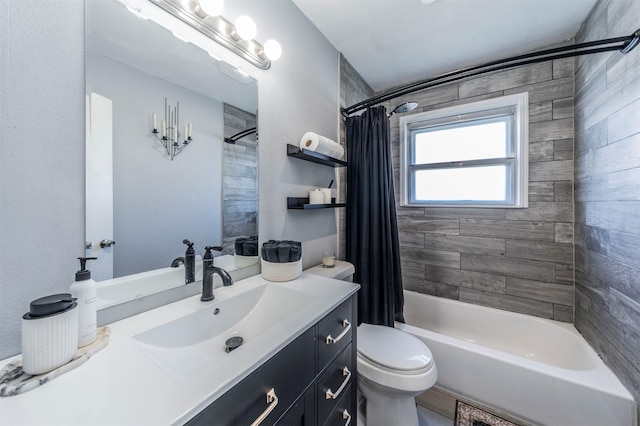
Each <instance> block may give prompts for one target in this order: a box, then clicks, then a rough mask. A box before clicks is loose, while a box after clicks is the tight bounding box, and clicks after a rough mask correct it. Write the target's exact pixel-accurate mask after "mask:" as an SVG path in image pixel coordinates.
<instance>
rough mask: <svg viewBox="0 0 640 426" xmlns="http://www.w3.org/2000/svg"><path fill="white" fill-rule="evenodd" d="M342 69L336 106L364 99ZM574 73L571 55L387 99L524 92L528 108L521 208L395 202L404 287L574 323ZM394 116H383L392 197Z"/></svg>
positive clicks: (427, 104) (445, 102)
mask: <svg viewBox="0 0 640 426" xmlns="http://www.w3.org/2000/svg"><path fill="white" fill-rule="evenodd" d="M341 63H342V64H343V65H342V66H341V89H342V90H343V91H347V92H348V93H351V92H352V91H354V90H355V91H356V92H355V96H352V97H351V98H350V99H348V100H347V101H346V102H345V103H344V105H347V106H348V105H352V104H353V103H356V102H358V101H360V100H362V99H365V98H367V97H370V96H372V95H371V92H368V91H367V90H366V89H363V88H366V87H368V86H366V83H364V81H362V79H361V78H360V76H359V75H357V73H355V71H354V70H352V69H351V67H350V65H349V64H348V63H347V62H346V61H345V60H344V58H343V60H342V61H341ZM573 73H574V66H573V60H572V59H567V60H557V61H550V62H545V63H541V64H535V65H530V66H527V67H522V68H518V69H514V70H509V71H504V72H499V73H494V74H490V75H486V76H481V77H478V78H474V79H468V80H465V81H463V82H460V83H457V84H451V85H447V86H443V87H439V88H435V89H431V90H426V91H422V92H419V93H415V94H412V95H407V96H406V97H403V98H398V99H395V100H394V101H393V106H395V105H398V104H400V103H402V102H405V101H409V100H415V101H417V102H418V103H419V104H420V106H419V107H418V109H416V110H414V111H413V112H412V113H417V112H422V111H428V110H433V109H438V108H445V107H448V106H452V105H459V104H465V103H469V102H473V101H478V100H482V99H488V98H492V97H497V96H502V95H508V94H513V93H520V92H523V91H527V92H529V103H530V104H529V122H530V129H529V136H530V146H529V181H530V182H529V208H527V209H499V208H491V209H472V208H435V207H429V208H414V207H412V208H408V207H400V206H399V204H398V221H399V231H400V241H401V259H402V272H403V285H404V287H405V288H406V289H410V290H415V291H419V292H423V293H427V294H432V295H436V296H441V297H447V298H451V299H457V300H462V301H465V302H470V303H476V304H481V305H486V306H491V307H495V308H499V309H506V310H510V311H516V312H521V313H525V314H530V315H535V316H539V317H544V318H551V319H555V320H559V321H565V322H571V321H572V320H573V299H574V293H573V278H574V277H573V272H574V270H573V269H574V268H573ZM356 88H357V89H356ZM342 99H343V101H344V100H345V96H342ZM391 107H392V106H391V105H390V104H387V109H391ZM398 117H399V115H396V116H393V117H392V119H391V138H392V149H393V154H394V169H395V172H396V174H395V179H396V196H398V195H399V186H398V182H399V145H398V141H399V126H398ZM347 198H348V197H347ZM340 235H341V236H343V235H344V232H343V231H341V233H340Z"/></svg>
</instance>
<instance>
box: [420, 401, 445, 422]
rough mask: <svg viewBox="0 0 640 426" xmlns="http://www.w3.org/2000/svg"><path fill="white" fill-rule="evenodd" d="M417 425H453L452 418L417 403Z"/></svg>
mask: <svg viewBox="0 0 640 426" xmlns="http://www.w3.org/2000/svg"><path fill="white" fill-rule="evenodd" d="M418 425H419V426H453V420H451V419H450V418H447V417H445V416H443V415H441V414H438V413H436V412H435V411H431V410H429V409H427V408H424V407H423V406H421V405H418Z"/></svg>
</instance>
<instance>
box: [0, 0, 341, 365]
mask: <svg viewBox="0 0 640 426" xmlns="http://www.w3.org/2000/svg"><path fill="white" fill-rule="evenodd" d="M232 6H233V7H237V8H243V10H245V13H247V14H249V15H251V16H252V17H253V18H254V19H255V21H256V24H257V26H258V28H259V31H260V33H259V37H262V36H261V35H260V34H268V36H269V38H270V37H273V38H275V39H277V40H279V41H280V43H281V44H282V47H283V55H282V58H280V59H279V60H278V61H277V62H275V63H274V64H273V65H272V67H271V69H270V70H268V71H264V72H262V71H260V70H257V69H254V68H252V67H251V74H253V75H255V76H256V77H257V78H258V80H259V84H258V90H259V106H258V108H259V110H260V117H259V121H260V140H261V144H260V147H259V150H260V179H261V182H260V238H261V239H262V240H265V239H270V238H296V239H299V240H301V241H303V247H304V249H303V250H304V253H303V263H304V264H305V265H306V266H309V265H311V264H317V263H320V260H321V253H322V250H324V249H326V248H330V247H335V244H336V226H335V219H334V215H333V213H332V212H331V211H329V212H324V211H323V212H317V213H318V214H315V213H312V214H311V215H309V214H305V213H308V212H293V213H289V212H288V211H287V210H286V197H287V195H289V196H302V194H303V193H304V192H305V191H308V190H309V188H312V187H313V186H315V185H319V184H320V183H322V182H328V181H329V180H330V179H331V177H332V176H333V172H332V171H331V173H328V172H327V170H325V169H328V168H326V167H324V168H323V167H322V166H319V165H318V166H317V167H315V166H316V165H309V164H302V163H303V162H298V163H300V164H298V163H295V164H294V163H293V161H292V160H290V159H288V158H287V156H286V144H287V143H296V142H298V141H299V140H300V137H301V136H302V134H304V132H306V131H307V130H312V131H316V132H318V133H320V134H325V135H327V136H329V137H332V138H337V137H338V130H337V129H338V123H337V118H336V109H337V105H338V92H339V90H338V54H337V52H336V50H335V48H334V47H333V46H331V44H330V43H329V42H328V41H327V40H326V39H325V38H324V37H323V36H322V35H321V34H320V32H319V31H318V30H317V29H316V28H314V27H313V25H311V23H310V22H309V21H308V20H307V19H306V18H305V17H304V15H302V12H300V11H299V10H298V8H296V7H295V5H294V4H293V3H291V2H264V1H261V0H252V1H244V0H238V1H236V2H233V5H232ZM232 6H231V5H230V6H229V9H230V10H231V9H232V8H233V7H232ZM225 15H227V12H225ZM229 17H230V18H231V19H233V16H231V15H229ZM0 35H1V37H0V52H1V53H0V54H1V55H2V56H1V59H2V60H1V61H0V64H1V65H0V66H1V67H2V74H1V75H0V92H1V93H2V96H0V102H1V105H0V120H1V121H0V135H1V136H2V154H1V160H0V166H1V167H0V185H1V186H0V188H1V193H0V195H1V197H2V198H1V200H0V201H1V210H0V218H1V224H0V226H1V228H0V231H1V238H0V244H1V251H0V283H1V284H0V285H1V291H2V294H1V295H0V296H1V297H0V307H1V312H0V342H1V343H0V345H1V346H0V358H4V357H7V356H10V355H14V354H16V353H19V352H20V317H21V316H22V314H24V313H25V312H26V311H27V310H28V306H29V301H31V300H33V299H35V298H37V297H40V296H44V295H46V294H51V293H54V292H62V291H66V290H68V287H69V285H70V284H71V281H72V280H73V277H74V273H75V271H76V270H77V269H78V268H77V265H76V263H77V260H76V259H75V258H76V257H77V256H78V255H81V254H83V253H84V129H85V120H84V111H85V97H84V93H85V87H84V86H85V85H84V60H85V54H84V1H82V0H67V1H55V2H52V1H48V0H8V1H7V0H3V1H0ZM261 40H262V38H261ZM221 56H224V57H226V56H225V55H221ZM231 56H232V55H231ZM231 56H230V57H231ZM232 59H233V60H234V61H236V62H238V61H240V59H239V58H237V57H235V56H233V58H232ZM301 64H313V66H309V67H308V69H305V68H304V65H301ZM243 66H244V67H245V69H249V67H250V66H249V65H248V64H246V63H243ZM301 71H304V72H301ZM194 125H195V124H194ZM194 130H195V128H194ZM312 166H313V167H312ZM327 177H328V179H327ZM325 185H326V183H325ZM311 225H313V226H311Z"/></svg>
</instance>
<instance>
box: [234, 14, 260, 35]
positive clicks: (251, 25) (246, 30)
mask: <svg viewBox="0 0 640 426" xmlns="http://www.w3.org/2000/svg"><path fill="white" fill-rule="evenodd" d="M256 32H257V29H256V23H255V22H253V19H251V18H249V17H248V16H246V15H242V16H240V17H238V19H236V34H238V36H239V37H240V38H241V39H243V40H253V38H254V37H255V36H256Z"/></svg>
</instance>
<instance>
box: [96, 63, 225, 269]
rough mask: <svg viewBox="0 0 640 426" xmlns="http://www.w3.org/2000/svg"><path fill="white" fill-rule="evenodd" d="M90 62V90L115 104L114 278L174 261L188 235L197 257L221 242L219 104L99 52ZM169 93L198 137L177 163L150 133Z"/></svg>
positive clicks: (161, 115) (170, 100)
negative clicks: (155, 116) (209, 246)
mask: <svg viewBox="0 0 640 426" xmlns="http://www.w3.org/2000/svg"><path fill="white" fill-rule="evenodd" d="M86 60H87V76H88V81H87V92H96V93H98V94H100V95H102V96H106V97H107V98H109V99H111V100H112V101H113V207H114V217H113V221H114V235H113V239H114V240H115V241H116V245H115V247H114V248H113V254H114V268H113V272H114V277H121V276H124V275H130V274H135V273H138V272H144V271H149V270H152V269H158V268H165V267H167V266H169V265H170V264H171V261H172V260H173V259H175V258H176V257H179V256H184V252H185V248H186V247H185V245H184V244H182V240H184V239H185V238H187V239H189V240H191V241H193V242H194V243H195V245H194V247H195V249H196V251H197V252H198V254H202V250H203V247H204V246H207V245H220V244H221V243H222V203H221V200H222V137H223V135H222V131H223V129H222V103H221V102H219V101H217V100H215V99H211V98H208V97H206V96H203V95H201V94H199V93H195V92H192V91H190V90H188V89H185V88H183V87H181V86H177V85H175V84H173V83H170V82H168V81H166V80H163V79H161V78H158V77H154V76H152V75H150V74H147V73H145V72H142V71H140V70H138V69H136V68H133V67H130V66H128V65H125V64H122V63H120V62H117V61H114V60H112V59H110V58H107V57H105V56H102V55H98V54H95V53H94V54H90V55H87V58H86ZM165 97H167V102H168V104H169V106H170V107H171V108H174V107H175V106H176V102H177V101H178V102H180V129H178V131H179V133H180V134H181V135H182V134H183V133H184V126H185V125H186V124H187V123H188V122H192V123H193V142H192V143H191V144H189V146H187V147H186V148H185V149H184V150H183V151H182V152H181V153H180V154H179V155H178V156H177V157H175V158H174V159H173V161H171V159H170V157H169V156H168V155H167V153H166V150H165V148H164V147H163V146H162V145H161V144H160V142H158V141H157V140H156V137H155V136H154V135H153V134H152V133H151V126H152V118H151V114H152V113H153V112H155V113H156V115H157V125H158V129H160V126H161V122H162V120H163V119H164V112H163V111H164V98H165ZM108 237H109V236H105V238H108ZM95 244H96V243H95V242H94V245H95Z"/></svg>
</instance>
